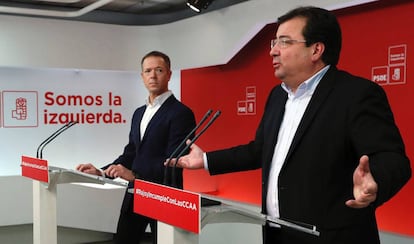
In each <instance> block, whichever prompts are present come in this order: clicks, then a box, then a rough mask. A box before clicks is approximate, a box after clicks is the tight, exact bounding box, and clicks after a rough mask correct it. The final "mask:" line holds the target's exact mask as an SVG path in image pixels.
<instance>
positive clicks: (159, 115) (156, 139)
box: [104, 95, 195, 210]
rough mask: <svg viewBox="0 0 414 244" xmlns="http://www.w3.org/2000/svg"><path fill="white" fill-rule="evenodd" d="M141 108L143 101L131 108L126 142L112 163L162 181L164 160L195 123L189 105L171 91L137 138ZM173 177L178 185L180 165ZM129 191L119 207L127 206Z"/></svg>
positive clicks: (146, 177) (144, 177)
mask: <svg viewBox="0 0 414 244" xmlns="http://www.w3.org/2000/svg"><path fill="white" fill-rule="evenodd" d="M145 108H146V105H144V106H142V107H139V108H137V109H136V110H135V112H134V115H133V117H132V123H131V130H130V133H129V142H128V144H127V145H126V146H125V148H124V152H123V153H122V155H120V156H119V157H118V158H117V159H116V160H115V161H114V162H113V163H112V164H122V165H123V166H125V167H126V168H128V169H131V170H133V171H134V172H135V173H136V174H138V175H139V178H140V179H143V180H147V181H151V182H155V183H162V182H163V177H164V161H165V160H166V159H167V158H168V157H169V156H170V155H171V153H172V152H173V151H174V150H175V149H176V148H177V147H178V145H179V144H180V143H181V141H183V140H184V138H185V137H186V136H187V134H189V133H190V132H191V130H192V129H193V128H194V127H195V118H194V114H193V112H192V111H191V109H190V108H188V107H187V106H185V105H184V104H182V103H181V102H179V101H178V100H177V99H176V98H175V97H174V96H173V95H171V96H170V97H169V98H168V99H167V100H166V101H165V102H164V103H163V104H162V106H161V107H160V108H159V109H158V111H157V112H156V113H155V114H154V117H152V119H151V121H150V122H149V124H148V126H147V129H146V130H145V135H144V136H143V138H142V140H141V139H140V138H141V133H140V124H141V120H142V116H143V115H144V112H145ZM109 165H111V164H109ZM109 165H107V166H105V167H104V168H107V167H109ZM177 178H178V186H179V187H181V188H182V184H183V179H182V169H177ZM131 187H133V185H132V184H131ZM132 195H133V194H129V193H126V194H125V199H124V202H123V205H122V210H127V209H130V208H128V207H130V206H129V205H130V204H132Z"/></svg>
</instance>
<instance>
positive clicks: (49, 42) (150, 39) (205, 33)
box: [0, 0, 369, 70]
mask: <svg viewBox="0 0 414 244" xmlns="http://www.w3.org/2000/svg"><path fill="white" fill-rule="evenodd" d="M360 2H369V0H367V1H362V0H361V1H350V0H313V1H310V2H308V3H307V4H313V5H317V6H321V7H326V8H329V9H333V8H336V7H338V6H348V5H354V4H358V3H360ZM303 4H304V3H303V1H300V0H290V1H282V0H277V1H276V0H251V1H247V2H243V3H240V4H237V5H234V6H232V7H229V8H224V9H222V10H219V11H213V12H208V13H205V14H202V15H199V16H195V17H192V18H188V19H184V20H180V21H177V22H174V23H170V24H165V25H159V26H118V25H107V24H96V23H86V22H74V21H64V20H53V19H42V18H30V17H14V16H7V15H0V29H1V32H0V53H1V54H2V55H0V66H23V67H47V68H80V69H104V70H108V69H109V70H137V68H138V67H139V66H138V64H139V60H140V58H141V56H142V55H144V54H145V53H147V52H148V51H150V50H153V49H158V50H161V51H165V52H167V53H168V54H169V55H170V56H171V58H172V61H173V66H174V68H175V69H183V68H190V67H202V66H207V65H216V64H221V63H226V62H227V61H228V60H229V59H230V58H231V57H232V56H233V55H234V54H235V53H237V52H238V50H239V49H240V48H241V47H242V46H243V45H245V44H246V42H248V41H249V40H250V39H251V38H252V37H253V36H254V35H255V34H256V33H257V32H258V31H259V30H260V29H261V28H262V27H263V26H264V25H265V24H268V23H271V22H274V21H275V20H276V18H277V17H278V16H280V15H281V14H283V13H285V12H286V11H287V10H289V9H291V8H293V7H296V6H298V5H303Z"/></svg>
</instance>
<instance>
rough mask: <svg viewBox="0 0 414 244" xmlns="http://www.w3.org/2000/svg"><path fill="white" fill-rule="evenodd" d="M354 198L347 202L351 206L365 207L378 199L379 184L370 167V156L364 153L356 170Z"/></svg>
mask: <svg viewBox="0 0 414 244" xmlns="http://www.w3.org/2000/svg"><path fill="white" fill-rule="evenodd" d="M353 180H354V199H353V200H348V201H346V202H345V204H346V205H347V206H348V207H351V208H365V207H367V206H369V204H370V203H372V202H374V201H375V200H376V199H377V191H378V185H377V183H376V182H375V180H374V177H373V176H372V174H371V170H370V168H369V158H368V156H366V155H363V156H362V157H361V158H360V159H359V165H358V167H357V168H356V169H355V171H354V176H353Z"/></svg>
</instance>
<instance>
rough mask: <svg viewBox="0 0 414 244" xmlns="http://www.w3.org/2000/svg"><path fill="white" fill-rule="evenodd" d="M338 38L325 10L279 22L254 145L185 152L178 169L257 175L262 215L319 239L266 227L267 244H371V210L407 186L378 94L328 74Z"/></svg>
mask: <svg viewBox="0 0 414 244" xmlns="http://www.w3.org/2000/svg"><path fill="white" fill-rule="evenodd" d="M341 38H342V37H341V30H340V26H339V24H338V21H337V19H336V17H335V16H334V15H333V14H332V13H330V12H329V11H327V10H324V9H320V8H315V7H300V8H297V9H294V10H292V11H290V12H288V13H287V14H285V15H284V16H282V17H280V18H279V19H278V29H277V32H276V36H275V39H273V40H272V42H271V51H270V55H271V56H272V57H273V67H274V70H275V76H276V77H277V78H279V79H280V80H281V81H282V84H281V85H278V86H276V87H275V88H274V89H273V90H272V91H271V93H270V95H269V97H268V100H267V103H266V106H265V111H264V114H263V117H262V119H261V122H260V124H259V127H258V129H257V131H256V136H255V139H254V140H253V141H251V142H250V143H248V144H246V145H240V146H235V147H232V148H228V149H223V150H217V151H214V152H208V153H204V152H203V150H202V149H201V148H199V147H198V146H197V145H195V144H193V145H192V146H191V152H190V154H189V155H187V156H184V157H182V158H180V160H179V162H178V165H179V166H180V167H184V168H190V169H191V168H192V169H196V168H203V167H204V168H206V169H208V170H209V172H210V174H223V173H229V172H235V171H241V170H250V169H257V168H262V191H263V192H262V209H263V213H264V214H267V215H270V216H272V217H275V218H281V219H286V220H290V221H293V222H296V223H306V224H310V225H314V226H316V227H317V229H318V230H319V231H320V236H313V235H310V234H307V233H301V232H299V231H296V230H292V229H289V228H286V227H280V226H278V225H274V224H268V225H266V226H265V227H264V228H263V242H264V243H266V244H270V243H277V244H284V243H289V244H296V243H300V244H306V243H326V244H341V243H343V244H350V243H370V244H375V243H379V234H378V228H377V223H376V219H375V209H376V208H377V207H378V206H380V205H381V204H383V203H384V202H386V201H387V200H389V199H390V198H391V197H392V196H394V195H395V194H396V193H397V192H398V191H399V190H400V189H401V188H402V187H403V185H404V184H405V183H406V182H407V181H408V179H409V178H410V177H411V168H410V162H409V159H408V158H407V156H406V153H405V148H404V144H403V140H402V138H401V135H400V133H399V130H398V128H397V126H396V125H395V122H394V118H393V114H392V112H391V109H390V106H389V104H388V101H387V98H386V94H385V92H384V91H383V89H382V88H381V87H380V86H378V85H377V84H375V83H374V82H372V81H369V80H366V79H363V78H360V77H356V76H353V75H351V74H349V73H347V72H344V71H340V70H338V69H337V68H336V65H337V63H338V60H339V55H340V49H341ZM173 163H175V160H172V161H171V164H173Z"/></svg>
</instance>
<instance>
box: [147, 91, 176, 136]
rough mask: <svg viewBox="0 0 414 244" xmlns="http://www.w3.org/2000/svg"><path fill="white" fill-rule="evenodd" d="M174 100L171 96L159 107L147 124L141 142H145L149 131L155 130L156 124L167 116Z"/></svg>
mask: <svg viewBox="0 0 414 244" xmlns="http://www.w3.org/2000/svg"><path fill="white" fill-rule="evenodd" d="M175 100H176V99H175V97H174V95H171V96H170V97H169V98H167V100H165V102H164V103H163V104H162V105H161V107H160V108H159V109H158V111H157V112H156V113H155V114H154V116H153V117H152V118H151V120H150V122H149V123H148V126H147V129H146V130H145V134H144V136H143V137H142V141H144V140H145V138H146V136H147V135H148V134H149V133H150V131H151V130H152V129H153V128H157V124H158V123H160V122H161V121H162V118H163V117H164V116H165V115H166V114H167V112H168V110H169V107H170V106H171V105H172V104H173V103H174V101H175ZM141 119H142V116H141Z"/></svg>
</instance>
